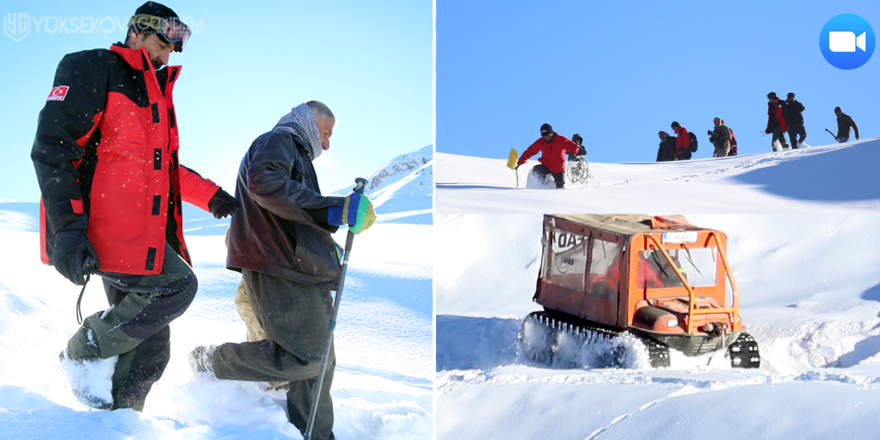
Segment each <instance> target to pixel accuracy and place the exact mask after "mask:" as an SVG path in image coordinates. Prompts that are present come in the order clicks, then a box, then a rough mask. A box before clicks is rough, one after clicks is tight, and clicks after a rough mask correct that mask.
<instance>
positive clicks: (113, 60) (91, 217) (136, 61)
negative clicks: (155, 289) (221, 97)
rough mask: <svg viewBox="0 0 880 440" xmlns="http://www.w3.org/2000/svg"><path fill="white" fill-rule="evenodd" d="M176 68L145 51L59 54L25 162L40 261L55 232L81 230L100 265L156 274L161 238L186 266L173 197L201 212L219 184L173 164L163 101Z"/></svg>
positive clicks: (173, 142) (173, 137)
mask: <svg viewBox="0 0 880 440" xmlns="http://www.w3.org/2000/svg"><path fill="white" fill-rule="evenodd" d="M179 73H180V66H169V67H166V68H165V69H162V70H160V71H158V72H157V71H156V70H155V69H154V68H153V65H152V64H151V63H150V58H149V54H148V53H147V50H146V48H141V49H140V50H132V49H128V48H126V47H123V46H121V45H118V44H117V45H113V46H112V47H111V48H110V50H104V49H96V50H89V51H82V52H76V53H72V54H68V55H66V56H65V57H64V58H63V59H62V60H61V62H60V63H59V64H58V69H57V71H56V72H55V82H54V88H53V89H52V93H50V96H49V99H48V100H47V102H46V105H45V107H43V110H42V111H41V112H40V117H39V121H38V124H37V135H36V139H35V140H34V148H33V151H32V152H31V158H32V159H33V161H34V167H35V169H36V172H37V178H38V179H39V182H40V188H41V191H42V200H41V203H40V208H41V209H40V210H41V223H40V235H41V239H42V241H43V247H42V252H41V257H42V258H41V259H42V261H43V262H44V263H52V262H53V259H52V250H53V246H54V241H55V232H56V231H61V230H64V229H77V228H78V229H87V234H88V237H89V240H90V241H91V242H92V244H93V245H94V247H95V251H96V252H97V253H98V260H99V264H100V269H101V270H102V271H104V272H117V273H125V274H133V275H154V274H158V273H160V272H161V270H162V265H163V264H164V255H165V252H164V250H165V243H166V242H167V243H169V244H171V246H172V247H173V248H174V249H175V251H177V253H178V254H180V255H181V256H182V257H183V258H184V259H185V260H186V261H187V262H190V259H189V253H188V252H187V248H186V243H185V242H184V240H183V219H182V216H181V214H182V206H181V201H187V202H189V203H192V204H194V205H196V206H198V207H199V208H202V209H204V210H208V201H209V200H210V199H211V197H212V196H213V195H214V194H215V193H216V192H217V190H218V189H219V188H220V187H218V186H217V185H216V184H214V183H213V182H211V181H210V180H208V179H204V178H202V177H201V176H199V175H198V174H197V173H195V172H194V171H192V170H190V169H187V168H185V167H183V166H181V165H180V163H179V158H178V137H177V121H176V119H175V114H174V104H173V101H172V97H171V92H172V89H173V88H174V83H175V82H176V81H177V78H178V75H179Z"/></svg>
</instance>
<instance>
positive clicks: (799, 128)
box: [782, 93, 807, 149]
mask: <svg viewBox="0 0 880 440" xmlns="http://www.w3.org/2000/svg"><path fill="white" fill-rule="evenodd" d="M794 96H795V95H794V93H789V94H788V97H787V99H786V100H785V106H784V107H783V109H782V110H783V111H782V116H784V117H785V125H787V126H788V139H789V140H790V141H791V148H792V149H795V148H797V147H798V144H802V143H804V140H806V139H807V129H806V128H804V114H803V112H804V109H805V108H804V105H803V104H801V103H800V102H799V101H798V100H796V99H794Z"/></svg>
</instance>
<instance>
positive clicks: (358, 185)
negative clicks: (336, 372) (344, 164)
mask: <svg viewBox="0 0 880 440" xmlns="http://www.w3.org/2000/svg"><path fill="white" fill-rule="evenodd" d="M354 182H355V186H354V188H352V190H351V191H352V192H356V193H358V194H363V193H364V187H366V185H367V179H364V178H363V177H358V178H357V179H354ZM352 242H354V232H351V229H350V228H349V230H348V235H347V236H346V237H345V252H344V253H343V255H342V272H340V274H339V287H337V288H336V296H335V297H334V299H333V314H332V315H330V335H329V336H327V345H326V346H325V347H324V354H323V355H322V356H321V372H320V373H319V374H318V383H317V385H316V386H315V396H314V397H313V398H312V409H311V411H309V423H308V424H307V425H306V433H305V436H304V437H303V440H311V438H312V428H314V426H315V416H316V415H317V414H318V400H320V399H321V388H322V387H323V385H324V375H325V372H326V370H327V361H328V359H329V358H330V348H331V347H332V345H333V331H334V330H336V315H337V314H339V303H341V302H342V286H343V285H344V284H345V272H346V271H347V270H348V257H349V255H351V244H352Z"/></svg>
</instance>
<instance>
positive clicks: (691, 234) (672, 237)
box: [663, 231, 697, 243]
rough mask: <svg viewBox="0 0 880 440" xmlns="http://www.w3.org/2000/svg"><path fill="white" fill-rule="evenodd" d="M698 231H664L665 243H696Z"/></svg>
mask: <svg viewBox="0 0 880 440" xmlns="http://www.w3.org/2000/svg"><path fill="white" fill-rule="evenodd" d="M696 242H697V231H680V232H664V233H663V243H696Z"/></svg>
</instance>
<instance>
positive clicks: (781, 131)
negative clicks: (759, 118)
mask: <svg viewBox="0 0 880 440" xmlns="http://www.w3.org/2000/svg"><path fill="white" fill-rule="evenodd" d="M767 101H768V102H767V128H766V129H765V130H764V133H766V134H772V135H773V138H772V139H771V140H770V147H771V148H773V151H777V149H776V142H779V145H780V146H782V149H783V150H786V149H788V143H787V142H786V141H785V132H787V131H788V126H787V125H786V124H785V117H784V116H782V114H783V109H784V108H785V101H781V100H779V98H777V97H776V92H770V93H768V94H767Z"/></svg>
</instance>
